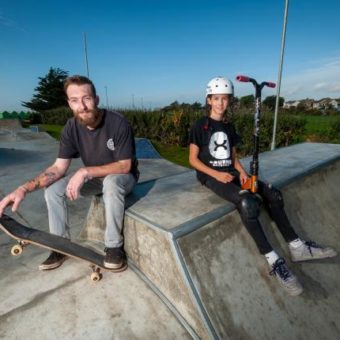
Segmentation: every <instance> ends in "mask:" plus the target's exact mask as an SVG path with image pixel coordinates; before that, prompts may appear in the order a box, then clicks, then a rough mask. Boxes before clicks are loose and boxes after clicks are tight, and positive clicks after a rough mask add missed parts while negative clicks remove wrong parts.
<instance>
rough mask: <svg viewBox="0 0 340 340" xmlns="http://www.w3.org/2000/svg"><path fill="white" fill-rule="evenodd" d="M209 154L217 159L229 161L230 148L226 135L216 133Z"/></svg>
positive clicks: (210, 143) (219, 132) (220, 132)
mask: <svg viewBox="0 0 340 340" xmlns="http://www.w3.org/2000/svg"><path fill="white" fill-rule="evenodd" d="M209 152H210V154H211V155H212V156H213V157H214V158H216V159H229V158H230V147H229V140H228V136H227V135H226V133H224V132H222V131H218V132H215V133H214V134H213V135H212V136H211V138H210V142H209Z"/></svg>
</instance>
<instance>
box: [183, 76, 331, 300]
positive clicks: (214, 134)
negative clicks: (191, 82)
mask: <svg viewBox="0 0 340 340" xmlns="http://www.w3.org/2000/svg"><path fill="white" fill-rule="evenodd" d="M233 94H234V88H233V84H232V82H231V81H230V80H228V79H225V78H222V77H217V78H214V79H212V80H211V81H210V82H209V83H208V85H207V89H206V105H207V108H208V116H206V117H202V118H200V119H199V120H198V121H197V122H196V123H194V125H193V126H192V128H191V132H190V151H189V162H190V164H191V166H192V167H193V168H195V169H196V172H197V178H198V180H199V181H200V182H201V183H202V184H203V185H205V186H206V187H207V188H209V189H210V190H212V191H213V192H215V193H216V194H217V195H218V196H220V197H222V198H224V199H226V200H228V201H230V202H232V203H234V204H235V206H236V208H237V210H238V211H239V213H240V215H241V219H242V222H243V223H244V225H245V227H246V228H247V230H248V232H249V234H250V235H251V236H252V238H253V239H254V241H255V243H256V245H257V247H258V249H259V252H260V253H261V254H262V255H264V256H265V258H266V259H267V261H268V264H269V266H270V274H271V275H275V276H276V278H277V280H278V282H279V283H280V285H281V286H282V287H283V288H284V289H285V290H286V291H287V292H288V293H289V294H290V295H299V294H301V293H302V291H303V288H302V286H301V284H300V283H299V281H298V279H297V278H296V276H294V275H293V273H292V272H291V271H290V270H289V269H288V267H287V265H286V263H285V260H284V259H283V258H281V257H279V256H278V254H277V253H276V252H275V250H273V248H272V246H271V245H270V244H269V242H268V240H267V238H266V236H265V234H264V232H263V230H262V226H261V224H260V222H259V221H258V216H259V214H260V206H261V199H260V198H259V197H258V196H257V195H255V194H253V193H251V192H249V191H245V190H242V189H241V185H242V184H243V183H244V182H246V181H247V179H248V174H247V173H246V171H245V170H244V168H243V167H242V165H241V163H240V162H239V160H238V158H237V156H236V149H235V146H236V145H237V143H238V142H239V140H240V138H239V136H238V135H237V133H236V132H235V129H234V127H233V125H232V124H231V123H229V122H226V119H225V112H226V110H227V108H228V105H229V103H230V100H231V98H232V96H233ZM257 194H259V195H260V196H261V197H262V199H263V202H264V203H265V206H267V207H268V210H269V213H270V216H271V217H272V219H273V220H274V221H275V223H276V224H277V226H278V228H279V230H280V232H281V233H282V235H283V237H284V239H285V240H286V242H287V243H288V247H289V250H290V253H291V258H292V261H305V260H312V259H321V258H326V257H333V256H336V255H337V253H336V251H335V250H333V249H332V248H329V247H327V248H323V247H320V246H318V245H317V244H315V243H314V242H310V241H309V242H305V241H303V240H301V239H300V238H299V237H298V235H297V234H296V233H295V231H294V229H293V228H292V226H291V225H290V222H289V220H288V218H287V215H286V213H285V211H284V206H283V197H282V194H281V192H280V191H279V190H278V189H276V188H274V187H272V186H271V185H270V184H265V183H264V182H261V181H259V183H258V193H257Z"/></svg>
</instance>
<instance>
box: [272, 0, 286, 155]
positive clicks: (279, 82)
mask: <svg viewBox="0 0 340 340" xmlns="http://www.w3.org/2000/svg"><path fill="white" fill-rule="evenodd" d="M288 4H289V0H285V13H284V19H283V29H282V38H281V55H280V62H279V74H278V78H277V92H276V102H275V113H274V125H273V138H272V145H271V150H274V149H275V137H276V126H277V114H278V111H279V101H280V90H281V78H282V64H283V56H284V51H285V43H286V28H287V17H288Z"/></svg>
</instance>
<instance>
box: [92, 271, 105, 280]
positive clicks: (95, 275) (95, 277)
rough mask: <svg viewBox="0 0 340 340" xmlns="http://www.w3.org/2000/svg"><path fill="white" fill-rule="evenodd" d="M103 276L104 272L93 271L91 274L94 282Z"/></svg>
mask: <svg viewBox="0 0 340 340" xmlns="http://www.w3.org/2000/svg"><path fill="white" fill-rule="evenodd" d="M102 277H103V276H102V274H101V273H98V272H93V273H92V274H91V280H92V281H94V282H97V281H100V280H101V278H102Z"/></svg>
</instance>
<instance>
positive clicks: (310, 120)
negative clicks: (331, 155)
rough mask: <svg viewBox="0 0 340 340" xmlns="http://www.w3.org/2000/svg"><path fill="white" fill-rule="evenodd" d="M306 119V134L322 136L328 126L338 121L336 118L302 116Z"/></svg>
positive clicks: (337, 117)
mask: <svg viewBox="0 0 340 340" xmlns="http://www.w3.org/2000/svg"><path fill="white" fill-rule="evenodd" d="M304 117H306V120H307V124H306V131H307V133H308V134H315V133H320V134H323V133H325V132H327V130H328V129H329V128H330V126H331V125H332V124H333V123H334V122H335V121H338V120H339V119H340V117H339V116H338V115H337V116H307V115H306V116H304Z"/></svg>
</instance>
